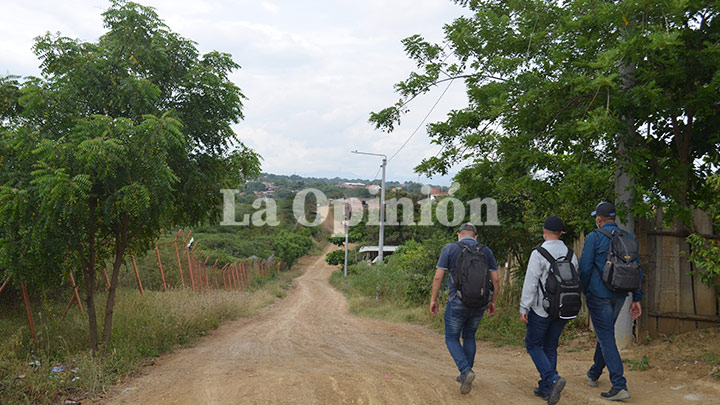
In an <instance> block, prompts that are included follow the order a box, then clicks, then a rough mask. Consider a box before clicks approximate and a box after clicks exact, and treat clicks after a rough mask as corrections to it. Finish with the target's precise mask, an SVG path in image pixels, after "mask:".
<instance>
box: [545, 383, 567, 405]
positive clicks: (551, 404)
mask: <svg viewBox="0 0 720 405" xmlns="http://www.w3.org/2000/svg"><path fill="white" fill-rule="evenodd" d="M566 383H567V381H565V379H564V378H562V377H558V379H557V380H555V382H554V383H553V385H552V387H550V395H549V396H548V400H547V401H548V405H555V404H557V403H558V402H559V401H560V393H561V392H562V390H563V388H565V384H566Z"/></svg>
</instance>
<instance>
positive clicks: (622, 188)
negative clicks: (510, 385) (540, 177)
mask: <svg viewBox="0 0 720 405" xmlns="http://www.w3.org/2000/svg"><path fill="white" fill-rule="evenodd" d="M620 78H621V89H622V91H623V93H624V94H626V96H627V92H629V91H630V90H632V88H633V87H635V66H634V65H630V64H623V65H622V66H621V67H620ZM622 118H623V119H624V120H625V123H626V124H627V132H626V133H619V134H617V136H616V141H617V158H616V169H615V195H616V199H615V206H616V207H618V206H619V207H621V208H622V209H624V210H625V218H617V223H618V226H620V227H621V228H622V229H624V230H625V231H627V232H630V233H633V234H635V218H634V217H633V213H632V200H633V197H634V195H633V194H634V193H633V189H632V184H633V182H634V179H633V178H632V177H631V175H630V174H629V173H627V170H626V168H625V166H626V164H627V162H628V156H627V154H628V151H629V145H628V143H629V142H630V140H631V139H632V138H633V136H634V134H635V121H634V120H633V117H632V116H629V115H627V114H626V115H623V117H622ZM631 303H632V296H631V295H630V294H628V295H627V297H626V298H625V303H624V304H623V307H622V309H621V310H620V315H619V316H618V319H617V321H616V322H615V341H616V342H617V345H618V347H619V348H627V347H630V345H631V344H632V342H633V320H632V317H631V316H630V304H631ZM638 322H639V320H638Z"/></svg>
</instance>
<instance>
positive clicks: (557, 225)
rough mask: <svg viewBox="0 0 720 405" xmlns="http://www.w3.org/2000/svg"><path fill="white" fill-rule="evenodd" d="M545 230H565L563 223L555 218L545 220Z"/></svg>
mask: <svg viewBox="0 0 720 405" xmlns="http://www.w3.org/2000/svg"><path fill="white" fill-rule="evenodd" d="M543 228H545V229H547V230H548V231H553V232H562V230H563V221H562V220H561V219H560V218H558V217H555V216H550V217H547V219H546V220H545V224H544V225H543Z"/></svg>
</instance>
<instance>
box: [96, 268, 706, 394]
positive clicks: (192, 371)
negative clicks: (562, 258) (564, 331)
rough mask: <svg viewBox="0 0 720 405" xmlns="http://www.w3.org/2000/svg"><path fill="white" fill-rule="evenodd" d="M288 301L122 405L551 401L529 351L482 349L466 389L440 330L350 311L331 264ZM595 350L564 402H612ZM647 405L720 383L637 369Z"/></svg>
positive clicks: (578, 368)
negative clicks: (538, 394)
mask: <svg viewBox="0 0 720 405" xmlns="http://www.w3.org/2000/svg"><path fill="white" fill-rule="evenodd" d="M300 265H301V266H302V267H304V269H303V270H304V273H303V275H302V276H301V277H299V278H297V279H296V281H295V284H296V286H295V288H294V289H293V290H292V291H290V293H289V294H288V296H287V297H286V298H285V299H284V300H282V301H280V302H278V303H276V304H275V305H273V306H272V307H270V308H268V309H267V310H265V311H264V312H262V313H261V314H260V315H259V316H257V317H255V318H252V319H244V320H240V321H236V322H232V323H228V324H225V325H223V326H222V327H220V328H219V329H218V330H217V331H215V332H214V333H213V334H212V335H211V336H208V337H207V338H205V339H203V340H201V341H200V343H199V344H198V345H197V346H196V347H193V348H188V349H182V350H179V351H177V352H176V353H174V354H170V355H168V356H165V357H163V358H161V359H159V360H158V361H157V362H156V364H155V366H152V367H147V368H146V369H145V370H144V371H143V373H142V375H141V376H138V377H136V378H134V379H132V380H129V381H126V382H125V383H123V384H122V385H121V386H119V387H118V388H117V389H116V390H115V392H114V397H112V398H110V399H109V402H110V403H117V404H141V403H142V404H275V403H282V404H286V403H289V404H346V403H347V404H386V403H387V404H442V403H450V404H454V403H468V404H470V403H472V404H541V403H542V401H541V400H539V399H538V398H535V397H533V395H532V388H533V386H534V384H535V383H536V381H537V376H536V374H537V373H536V371H535V368H534V366H533V364H532V362H531V360H530V357H529V356H528V355H527V354H526V353H525V351H524V350H523V348H517V347H512V348H507V347H506V348H495V347H493V346H492V345H491V344H488V343H479V344H478V353H477V356H476V361H475V372H476V374H477V377H476V379H475V383H474V384H473V389H472V391H471V392H470V393H469V394H467V395H461V394H460V392H459V386H460V385H459V384H458V383H457V382H455V376H456V375H457V369H456V368H455V365H454V363H453V362H452V359H451V358H450V355H449V354H448V352H447V349H446V348H445V344H444V339H443V336H442V335H441V334H438V333H437V332H435V331H432V330H429V329H427V328H424V327H421V326H414V325H408V324H396V323H388V322H382V321H374V320H368V319H364V318H358V317H355V316H353V315H351V314H350V313H349V312H348V309H347V303H346V300H345V298H344V296H343V295H342V294H341V293H340V292H338V291H336V290H335V289H333V288H332V287H331V286H330V285H329V284H328V282H327V280H328V277H329V276H330V274H331V273H332V271H333V268H331V267H329V266H327V265H326V264H325V262H324V260H323V256H320V257H317V256H316V257H307V258H304V259H303V260H302V261H301V263H300ZM591 358H592V353H590V352H588V351H584V352H580V353H564V352H563V351H562V349H561V350H560V354H559V371H560V374H561V375H563V376H564V377H565V378H566V379H567V380H568V384H567V387H566V388H565V391H564V392H563V396H562V400H561V402H560V403H564V404H601V403H604V404H608V403H609V402H607V401H605V400H602V399H600V398H599V395H600V392H601V391H606V390H608V389H609V388H610V386H609V384H610V383H609V381H608V378H607V374H604V375H603V377H602V378H601V380H600V387H599V388H590V387H587V386H586V385H585V377H584V376H585V371H586V370H587V368H588V367H589V366H590V362H591ZM627 377H628V382H629V389H630V393H631V394H632V396H633V397H632V398H631V399H630V400H628V401H626V402H627V403H637V404H684V403H690V404H720V385H719V384H715V383H713V382H711V381H709V380H697V379H695V378H690V377H689V376H687V375H684V374H682V373H678V372H670V371H669V370H667V371H666V370H659V371H658V370H655V369H651V370H649V371H645V372H628V373H627Z"/></svg>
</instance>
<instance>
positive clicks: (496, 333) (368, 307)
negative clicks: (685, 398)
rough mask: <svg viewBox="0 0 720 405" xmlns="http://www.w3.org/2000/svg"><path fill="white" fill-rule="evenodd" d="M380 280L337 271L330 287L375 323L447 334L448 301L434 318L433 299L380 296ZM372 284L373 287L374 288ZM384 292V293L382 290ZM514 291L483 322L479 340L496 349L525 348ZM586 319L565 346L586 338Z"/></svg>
mask: <svg viewBox="0 0 720 405" xmlns="http://www.w3.org/2000/svg"><path fill="white" fill-rule="evenodd" d="M376 282H377V280H376V277H374V275H373V274H372V273H367V274H360V275H353V274H351V275H349V276H348V277H347V278H346V277H343V273H342V271H336V272H334V273H333V274H332V276H331V277H330V284H332V285H333V286H334V287H335V288H337V289H338V290H340V291H342V292H343V293H344V294H345V296H346V297H347V298H348V303H349V308H350V312H352V313H353V314H355V315H359V316H365V317H368V318H372V319H379V320H385V321H390V322H409V323H413V324H418V325H425V326H428V327H430V328H432V329H434V330H437V331H442V330H443V324H444V321H443V315H442V314H443V312H444V310H445V308H444V304H445V301H446V299H447V293H445V295H446V296H445V297H443V298H444V299H443V298H441V299H440V301H441V302H440V306H441V307H440V309H439V311H438V315H437V316H436V317H433V316H432V315H431V314H430V312H429V302H430V297H429V296H428V297H427V301H428V304H413V303H409V302H407V301H406V300H404V299H403V298H402V297H403V294H398V293H397V292H393V293H384V294H380V295H379V296H378V295H377V294H376V293H375V292H376V291H377V290H376V288H375V287H373V286H374V285H375V284H373V283H376ZM370 284H372V285H370ZM381 291H382V289H381ZM514 294H515V293H514V291H513V290H511V289H507V290H505V291H503V292H501V294H500V296H499V297H498V308H497V311H496V313H495V315H493V316H487V313H486V314H485V316H484V317H483V319H482V321H481V322H480V326H479V327H478V330H477V334H476V338H477V339H478V340H482V341H487V342H491V343H493V344H494V345H495V346H498V347H500V346H506V345H510V346H523V345H524V344H525V324H523V323H522V322H521V321H520V317H519V311H518V309H519V305H518V304H517V303H515V300H516V299H517V298H516V297H515V295H514ZM586 332H587V328H586V327H585V326H584V318H583V317H582V316H581V317H579V318H578V319H577V320H573V321H571V322H569V323H568V325H567V326H566V327H565V331H564V332H563V335H562V336H561V342H566V341H568V340H571V339H573V338H574V337H577V336H578V335H581V334H586Z"/></svg>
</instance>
